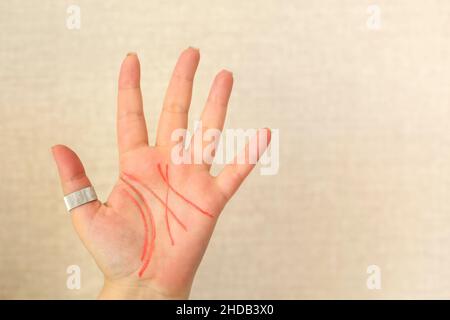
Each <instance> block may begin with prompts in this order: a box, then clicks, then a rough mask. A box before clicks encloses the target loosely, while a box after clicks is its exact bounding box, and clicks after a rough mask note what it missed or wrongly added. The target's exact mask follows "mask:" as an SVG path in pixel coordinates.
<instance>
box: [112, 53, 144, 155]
mask: <svg viewBox="0 0 450 320" xmlns="http://www.w3.org/2000/svg"><path fill="white" fill-rule="evenodd" d="M140 72H141V71H140V65H139V59H138V57H137V55H136V54H134V53H129V54H128V55H127V57H126V58H125V59H124V61H123V62H122V66H121V68H120V74H119V93H118V96H117V140H118V145H119V155H121V154H124V153H125V152H127V151H130V150H134V149H137V148H139V147H142V146H147V145H148V136H147V127H146V124H145V117H144V110H143V106H142V95H141V89H140V77H141V74H140Z"/></svg>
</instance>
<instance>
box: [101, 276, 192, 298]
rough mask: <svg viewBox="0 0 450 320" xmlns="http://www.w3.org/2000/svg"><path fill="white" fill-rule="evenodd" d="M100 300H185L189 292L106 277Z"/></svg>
mask: <svg viewBox="0 0 450 320" xmlns="http://www.w3.org/2000/svg"><path fill="white" fill-rule="evenodd" d="M98 299H100V300H183V299H188V294H183V293H180V294H172V293H171V294H167V293H164V292H162V291H161V290H157V289H156V288H154V287H153V286H151V285H149V284H148V283H144V282H134V283H131V282H127V281H110V280H108V279H105V281H104V284H103V288H102V290H101V291H100V294H99V295H98Z"/></svg>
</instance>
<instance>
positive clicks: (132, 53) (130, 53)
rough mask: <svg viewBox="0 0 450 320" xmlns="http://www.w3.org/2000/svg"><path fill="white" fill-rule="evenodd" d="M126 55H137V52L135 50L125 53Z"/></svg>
mask: <svg viewBox="0 0 450 320" xmlns="http://www.w3.org/2000/svg"><path fill="white" fill-rule="evenodd" d="M128 56H137V53H136V52H128V53H127V57H128Z"/></svg>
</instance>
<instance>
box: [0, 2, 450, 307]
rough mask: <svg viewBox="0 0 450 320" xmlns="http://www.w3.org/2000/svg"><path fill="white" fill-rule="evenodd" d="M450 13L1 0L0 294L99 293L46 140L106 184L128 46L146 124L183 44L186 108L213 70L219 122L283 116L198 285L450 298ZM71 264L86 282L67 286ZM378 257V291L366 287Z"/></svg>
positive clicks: (321, 5)
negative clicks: (75, 20)
mask: <svg viewBox="0 0 450 320" xmlns="http://www.w3.org/2000/svg"><path fill="white" fill-rule="evenodd" d="M70 4H76V5H79V6H80V8H81V29H80V30H68V29H67V28H66V17H67V13H66V9H67V7H68V6H69V5H70ZM370 4H377V5H379V8H380V9H381V29H380V30H378V31H374V30H370V29H369V28H368V27H367V25H366V22H367V19H368V18H369V14H368V12H367V8H368V6H369V5H370ZM449 17H450V2H449V1H446V0H441V1H438V0H435V1H413V0H403V1H399V0H397V1H396V0H394V1H391V0H389V1H387V0H379V1H377V0H375V1H373V0H372V1H365V0H362V1H361V0H345V1H344V0H340V1H337V0H336V1H332V0H326V1H325V0H322V1H306V0H305V1H299V0H297V1H279V0H273V1H241V0H232V1H231V0H227V1H211V0H208V1H206V0H204V1H162V0H159V1H144V0H140V1H137V0H133V1H119V0H115V1H88V0H73V1H50V0H46V1H19V0H17V1H10V0H2V1H1V2H0V125H1V127H0V145H1V157H0V170H1V171H0V172H1V173H0V177H1V183H0V298H8V299H10V298H33V299H36V298H68V299H78V298H94V297H95V296H96V294H97V292H98V291H99V288H100V286H101V283H102V278H101V274H100V273H99V271H98V270H97V268H96V266H95V264H94V262H93V260H92V259H91V258H90V256H89V255H88V253H87V252H86V251H85V249H84V248H83V246H82V244H81V243H80V242H79V240H78V238H77V236H76V234H75V232H74V231H73V229H72V226H71V223H70V219H69V216H68V215H67V214H66V213H65V210H64V206H63V201H62V193H61V190H60V187H59V182H58V180H57V175H56V171H55V168H54V165H53V161H52V159H51V155H50V146H51V145H53V144H56V143H64V144H67V145H69V146H71V147H73V148H74V149H75V150H76V151H77V152H78V154H79V155H80V157H81V158H82V160H83V161H84V163H85V165H86V169H87V171H88V174H89V176H90V177H91V179H92V181H93V182H94V184H95V186H96V189H97V191H98V194H99V196H100V198H102V199H105V198H106V196H107V194H108V193H109V191H110V188H111V186H112V184H113V182H114V181H115V179H116V175H117V151H116V145H115V99H116V79H117V73H118V69H119V65H120V63H121V60H122V59H123V57H124V56H125V54H126V53H127V52H128V51H137V52H138V54H139V56H140V58H141V64H142V87H143V92H144V100H145V108H146V114H147V119H148V122H149V127H150V138H151V139H153V138H154V132H155V125H156V120H157V118H158V116H159V110H160V106H161V103H162V99H163V95H164V90H165V87H166V84H167V81H168V79H169V76H170V72H171V69H172V67H173V64H174V62H175V60H176V58H177V56H178V54H179V52H180V51H181V50H182V49H184V48H185V47H187V46H189V45H191V46H195V47H199V48H200V50H201V55H202V60H201V63H200V67H199V71H198V75H197V81H196V85H195V92H194V96H193V104H192V115H193V118H196V117H198V115H199V113H200V111H201V108H202V106H203V102H204V101H205V98H206V94H207V91H208V88H209V84H210V82H211V80H212V79H213V76H214V74H215V73H216V72H217V71H218V70H220V69H221V68H224V67H225V68H229V69H231V70H232V71H233V72H234V77H235V89H234V92H233V95H232V98H231V101H230V108H229V117H228V120H227V123H226V124H227V126H228V127H233V128H246V127H263V126H268V127H271V128H276V129H279V130H280V150H279V153H280V170H279V173H278V174H277V175H275V176H261V175H259V174H258V173H256V172H255V174H253V175H252V176H251V177H250V178H249V179H248V181H247V182H246V183H245V184H244V185H243V187H242V189H241V191H240V192H239V193H238V194H237V195H236V197H235V198H234V199H233V200H232V202H231V203H230V204H229V205H228V206H227V208H226V210H225V212H224V214H223V216H222V217H221V219H220V221H219V223H218V225H217V228H216V232H215V233H214V235H213V238H212V240H211V243H210V246H209V249H208V251H207V253H206V256H205V258H204V260H203V263H202V264H201V267H200V269H199V271H198V274H197V277H196V280H195V283H194V286H193V289H192V298H250V299H253V298H255V299H256V298H432V297H433V298H450V127H449V124H450V111H449V110H450V61H449V59H450V41H449V40H450V18H449ZM74 264H75V265H79V266H80V267H81V272H82V287H81V289H80V290H69V289H67V288H66V279H67V274H66V268H67V267H68V266H69V265H74ZM373 264H375V265H378V266H379V267H380V268H381V272H382V289H381V290H374V291H371V290H368V289H367V287H366V279H367V277H368V275H367V273H366V269H367V267H368V266H369V265H373Z"/></svg>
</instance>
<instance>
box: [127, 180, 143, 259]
mask: <svg viewBox="0 0 450 320" xmlns="http://www.w3.org/2000/svg"><path fill="white" fill-rule="evenodd" d="M122 191H123V193H124V194H125V195H126V196H127V197H128V198H130V200H131V201H132V202H133V203H134V204H135V205H136V206H137V207H138V208H139V213H140V215H141V218H142V221H143V222H144V230H145V237H144V245H143V248H142V254H141V261H142V260H144V258H145V254H146V253H147V246H148V224H147V219H145V213H144V210H143V209H142V207H141V205H140V204H139V202H137V201H136V199H135V198H134V197H133V196H132V195H131V193H130V192H128V190H126V189H122Z"/></svg>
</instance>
